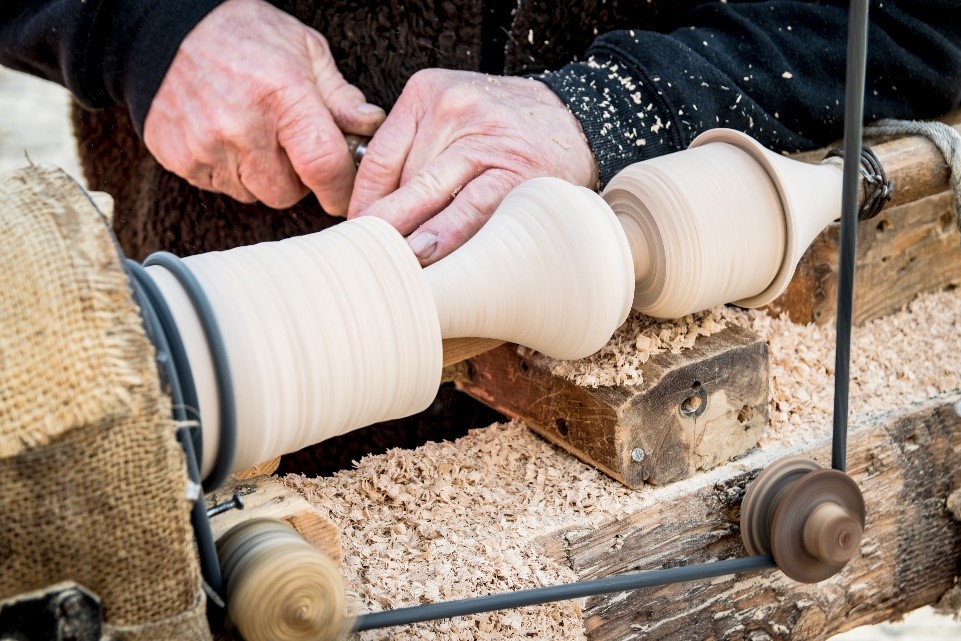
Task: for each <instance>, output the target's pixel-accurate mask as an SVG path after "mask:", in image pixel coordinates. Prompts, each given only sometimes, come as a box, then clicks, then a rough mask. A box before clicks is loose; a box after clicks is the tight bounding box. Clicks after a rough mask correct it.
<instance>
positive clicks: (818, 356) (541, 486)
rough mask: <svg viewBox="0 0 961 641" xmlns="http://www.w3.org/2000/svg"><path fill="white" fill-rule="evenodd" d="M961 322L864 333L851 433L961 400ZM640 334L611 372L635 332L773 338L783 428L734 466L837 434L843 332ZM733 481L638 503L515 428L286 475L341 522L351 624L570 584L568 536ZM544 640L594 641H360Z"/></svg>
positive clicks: (719, 314) (499, 620)
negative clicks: (346, 466)
mask: <svg viewBox="0 0 961 641" xmlns="http://www.w3.org/2000/svg"><path fill="white" fill-rule="evenodd" d="M959 318H961V291H950V292H941V293H937V294H928V295H924V296H921V297H919V298H918V299H917V300H916V301H915V302H913V303H912V304H911V305H909V306H908V308H907V309H906V310H904V311H901V312H898V313H896V314H893V315H891V316H888V317H886V318H884V319H880V320H876V321H873V322H870V323H867V324H866V325H864V326H862V327H860V328H856V330H855V332H854V336H853V339H852V366H851V416H852V421H851V422H852V428H854V427H856V426H857V425H858V424H859V423H863V422H866V421H869V420H871V419H870V417H871V415H872V414H877V413H881V412H886V411H889V410H891V409H892V408H896V407H904V406H908V405H910V404H913V403H918V402H922V401H924V400H926V399H929V398H933V397H938V396H943V395H950V394H952V393H954V394H956V393H957V391H958V390H959V389H961V377H959V372H961V332H959V328H958V324H957V319H959ZM631 323H632V324H633V325H634V328H633V330H631V329H630V328H627V329H625V331H624V332H623V334H622V336H621V338H620V339H618V340H619V341H620V342H618V345H620V346H619V347H617V348H616V349H615V348H614V347H611V349H610V355H611V358H612V359H614V360H613V361H610V362H616V359H617V358H618V357H624V358H627V357H626V356H624V355H628V354H629V352H630V349H631V343H630V341H628V340H626V338H625V337H627V336H629V335H630V332H631V331H633V332H634V345H636V341H637V336H639V335H641V333H639V331H638V327H646V328H648V330H647V331H644V332H643V335H645V336H648V335H650V328H655V327H656V328H659V329H658V331H657V332H655V333H654V335H655V336H656V340H657V341H658V343H657V347H656V349H674V348H678V349H683V348H684V347H683V346H684V345H687V344H688V342H689V341H691V340H696V337H697V335H698V332H699V331H703V330H704V326H705V325H709V326H711V327H713V328H714V330H716V329H717V327H715V325H717V326H721V325H726V324H735V323H736V324H739V325H742V326H745V327H749V328H751V329H753V330H754V331H756V332H758V333H759V334H760V335H762V336H763V337H764V338H766V339H767V340H768V342H769V343H770V346H771V379H770V380H771V401H770V402H771V414H770V416H771V423H770V425H769V426H768V428H767V429H766V430H765V432H764V434H763V436H762V439H761V447H760V448H758V449H757V450H755V451H753V452H751V453H749V454H748V455H747V456H745V457H743V458H741V459H739V460H737V461H735V462H733V463H731V464H729V465H734V466H737V467H741V468H744V469H747V468H757V467H762V466H763V465H765V464H766V463H769V462H770V460H773V458H774V457H777V456H780V455H781V454H783V450H784V448H792V447H796V446H798V445H800V444H801V443H803V442H810V441H817V440H821V439H823V438H824V437H826V436H827V435H828V433H829V431H830V416H831V412H832V398H833V378H832V377H833V370H834V330H833V328H830V327H818V326H815V325H807V326H803V325H797V324H794V323H791V322H790V321H789V320H787V319H783V318H782V319H778V318H771V317H769V316H767V315H766V314H764V313H763V312H757V311H745V310H739V309H734V308H719V309H717V310H712V311H711V312H706V313H704V314H700V315H695V316H694V317H692V318H690V319H684V320H683V321H682V322H680V323H674V324H671V325H665V324H663V323H653V322H649V321H647V320H645V319H643V318H640V317H632V320H631ZM665 330H667V331H666V333H663V335H662V332H665ZM714 330H711V331H714ZM692 337H693V338H692ZM652 349H654V348H652ZM628 360H630V359H628ZM610 362H608V366H609V365H610ZM631 366H633V365H631ZM628 367H630V366H628ZM725 469H726V468H725V467H723V466H722V467H720V468H715V469H714V470H710V471H708V472H705V473H702V474H699V475H696V476H695V477H693V478H690V479H686V480H683V481H680V482H677V483H673V484H671V485H668V486H665V487H657V488H654V487H651V488H645V489H644V490H642V491H638V492H631V491H629V490H627V489H626V488H624V487H623V486H622V485H620V484H619V483H617V482H615V481H613V480H611V479H609V478H607V477H605V476H604V475H602V474H601V473H599V472H597V471H595V470H594V469H592V468H590V467H589V466H588V465H586V464H584V463H581V462H580V461H578V460H577V459H575V458H573V457H572V456H570V455H568V454H566V453H565V452H563V451H561V450H559V449H557V448H555V447H554V446H552V445H550V444H549V443H547V442H545V441H543V440H541V439H540V438H539V437H537V436H536V435H534V434H533V433H532V432H530V431H529V430H527V429H526V428H525V427H524V426H523V425H522V424H519V423H510V424H506V425H493V426H491V427H489V428H485V429H481V430H474V431H472V432H471V433H470V434H469V435H468V436H466V437H464V438H462V439H459V440H458V441H456V442H454V443H427V444H425V445H423V446H422V447H419V448H417V449H416V450H412V451H411V450H391V451H390V452H387V453H386V454H383V455H380V456H372V457H367V458H364V459H363V460H362V461H361V462H360V463H359V464H358V465H357V468H356V469H354V470H348V471H343V472H340V473H338V474H337V475H335V476H334V477H330V478H318V479H308V478H304V477H300V476H288V477H287V478H286V482H287V483H288V484H290V485H292V486H293V487H295V488H296V489H298V490H299V491H301V492H302V493H303V494H304V495H305V496H306V497H307V499H308V500H309V501H310V502H311V503H313V504H315V505H318V506H321V507H322V508H323V509H324V510H325V511H326V512H329V517H330V519H331V520H332V521H333V522H334V523H335V524H336V525H337V526H338V528H340V530H341V532H342V545H343V551H344V558H345V562H344V568H343V570H344V573H345V576H346V579H347V584H348V591H349V594H351V596H352V599H353V602H354V603H355V606H354V611H355V612H369V611H379V610H383V609H388V608H396V607H404V606H410V605H417V604H420V603H426V602H432V601H437V600H442V599H453V598H465V597H470V596H479V595H485V594H492V593H495V592H499V591H503V590H507V589H522V588H530V587H537V586H541V585H548V584H553V583H558V582H563V581H569V580H572V579H574V578H575V577H574V575H573V573H572V572H571V571H570V569H569V568H567V567H566V566H563V567H562V566H559V565H557V564H555V563H554V562H553V561H551V560H550V558H549V555H548V554H545V552H544V546H546V545H550V543H551V542H552V541H553V542H554V543H555V545H556V544H558V543H559V542H560V541H561V537H562V536H563V533H565V532H577V531H583V530H589V529H592V528H595V527H597V526H598V525H599V524H601V523H605V522H609V521H610V520H612V519H618V518H623V517H625V516H626V515H628V514H632V513H636V512H637V511H639V510H641V509H644V507H645V506H648V505H652V504H654V503H664V502H669V501H672V500H674V499H676V497H678V496H680V495H683V494H684V493H685V492H691V491H694V490H696V488H698V487H705V486H709V485H711V484H712V483H722V482H723V481H724V479H725V478H726V477H725V475H729V474H730V471H729V470H728V471H725ZM552 534H553V535H554V536H553V538H551V537H550V536H549V535H552ZM532 635H535V636H536V637H537V638H538V639H549V640H551V641H568V640H570V641H574V640H579V639H583V638H584V636H583V630H582V623H581V604H580V603H578V602H563V603H556V604H550V605H545V606H537V607H530V608H524V609H522V610H515V611H510V612H500V613H489V614H484V615H478V616H473V617H463V618H458V619H451V620H447V621H440V622H434V623H424V624H417V625H413V626H407V627H406V628H403V629H392V630H387V631H382V632H376V631H372V632H366V633H363V634H362V635H361V636H360V638H362V639H365V640H369V639H388V638H403V639H451V640H453V641H459V640H465V641H466V640H473V639H484V640H485V641H486V640H495V639H497V640H500V639H504V640H506V639H517V638H520V637H526V636H532Z"/></svg>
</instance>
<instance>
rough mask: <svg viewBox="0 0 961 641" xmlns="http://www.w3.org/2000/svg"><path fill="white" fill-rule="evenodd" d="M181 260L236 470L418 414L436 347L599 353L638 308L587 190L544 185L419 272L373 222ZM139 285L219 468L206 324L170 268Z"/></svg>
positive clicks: (432, 375) (629, 273) (430, 388)
mask: <svg viewBox="0 0 961 641" xmlns="http://www.w3.org/2000/svg"><path fill="white" fill-rule="evenodd" d="M182 263H183V264H184V265H185V266H186V268H187V269H189V271H190V272H191V273H192V274H193V275H194V276H195V277H196V279H197V281H198V282H199V284H200V286H201V288H202V290H203V291H204V292H205V293H206V295H207V297H208V298H209V300H210V304H211V307H212V309H213V315H214V316H215V317H216V320H217V323H218V324H219V326H220V329H221V330H222V333H223V338H224V346H225V351H226V353H227V356H228V361H229V365H230V371H231V376H232V389H233V393H234V394H233V395H234V398H235V405H236V416H237V439H236V441H237V447H236V454H235V458H234V461H233V464H232V469H234V470H240V469H245V468H247V467H250V466H252V465H255V464H257V463H259V462H261V461H263V460H267V459H270V458H273V457H275V456H278V455H280V454H284V453H287V452H292V451H295V450H297V449H300V448H302V447H305V446H307V445H311V444H314V443H319V442H320V441H323V440H325V439H327V438H330V437H332V436H336V435H338V434H343V433H345V432H347V431H350V430H353V429H356V428H359V427H363V426H365V425H370V424H371V423H375V422H379V421H385V420H389V419H392V418H400V417H403V416H408V415H410V414H414V413H416V412H418V411H421V410H423V409H426V407H427V406H428V405H429V404H430V402H431V401H432V400H433V398H434V395H435V393H436V390H437V386H438V384H439V382H440V374H441V362H442V354H441V352H442V338H452V337H480V338H492V339H498V340H504V341H511V342H516V343H521V344H524V345H527V346H530V347H533V348H535V349H538V350H540V351H543V352H544V353H546V354H549V355H553V356H556V357H558V358H580V357H584V356H587V355H589V354H591V353H593V352H595V351H597V350H598V349H600V348H601V347H602V346H603V345H604V343H605V342H607V340H608V339H609V338H610V336H611V334H612V333H613V332H614V330H615V329H616V328H617V327H618V326H619V325H620V324H621V323H623V322H624V320H625V318H626V317H627V314H628V312H629V310H630V304H631V300H632V297H633V288H634V277H633V268H632V262H631V253H630V250H629V249H628V246H627V241H626V239H625V237H624V233H623V231H622V230H621V227H620V224H619V223H618V222H617V219H616V218H615V217H614V214H613V213H612V212H611V210H610V208H609V207H608V206H607V204H605V203H604V201H603V200H602V199H601V198H600V197H599V196H598V195H597V194H595V193H594V192H592V191H590V190H588V189H584V188H581V187H575V186H573V185H570V184H569V183H566V182H564V181H561V180H557V179H553V178H539V179H536V180H532V181H529V182H528V183H525V184H524V185H522V186H520V187H519V188H518V189H516V190H515V191H514V192H512V193H511V194H510V195H509V196H508V197H507V198H506V199H505V200H504V202H503V204H502V205H501V206H500V207H499V208H498V209H497V211H496V212H495V213H494V215H493V217H492V218H491V220H490V222H489V223H488V224H487V225H486V226H485V227H484V228H483V229H482V230H481V231H480V232H478V234H477V235H476V236H475V237H474V238H472V239H471V240H470V241H469V242H468V243H466V244H465V245H464V246H463V247H461V248H460V249H458V250H457V251H456V252H454V254H452V255H451V256H449V257H448V258H446V259H444V260H443V261H440V262H438V263H436V264H435V265H432V266H431V267H429V268H428V269H426V270H422V269H421V268H420V265H419V264H418V263H417V260H416V258H415V257H414V255H413V253H412V252H411V251H410V248H409V247H408V245H407V243H406V241H405V240H404V238H403V237H402V236H401V235H400V234H399V233H397V231H396V230H394V229H393V228H392V227H391V226H390V225H389V224H387V223H386V222H384V221H383V220H381V219H378V218H371V217H362V218H358V219H355V220H350V221H347V222H344V223H342V224H340V225H337V226H336V227H333V228H331V229H328V230H325V231H323V232H319V233H316V234H311V235H308V236H303V237H299V238H289V239H286V240H282V241H279V242H274V243H261V244H259V245H253V246H250V247H238V248H236V249H232V250H229V251H224V252H212V253H209V254H200V255H197V256H191V257H188V258H185V259H183V261H182ZM147 272H148V274H149V275H150V276H151V277H152V278H153V280H154V282H155V283H156V285H157V286H158V288H159V289H160V291H161V293H162V295H163V298H164V299H165V300H166V303H167V305H168V306H169V307H170V310H171V313H172V315H173V317H174V320H175V322H176V325H177V328H178V330H179V333H180V335H181V338H182V340H183V342H184V345H185V347H186V351H187V354H188V357H189V361H190V369H191V371H192V373H193V379H194V382H195V384H196V388H197V395H198V398H199V402H200V415H201V420H202V425H203V436H204V447H203V461H202V465H201V472H202V474H203V475H204V476H206V475H207V474H208V473H209V471H210V470H211V469H212V468H213V466H214V464H215V462H216V453H217V450H218V448H217V443H218V442H219V439H220V434H221V432H220V430H221V426H220V413H219V410H220V408H219V406H218V391H219V389H220V388H219V387H218V382H217V378H216V375H215V368H214V365H213V362H212V359H211V355H210V350H209V345H208V343H207V339H206V337H205V333H204V331H203V328H202V323H201V322H200V319H199V317H198V315H197V313H196V311H195V309H194V306H193V304H192V303H191V301H190V299H189V297H188V296H187V294H186V293H185V290H184V288H183V287H182V285H181V283H180V282H179V281H178V280H177V279H176V278H175V277H174V275H173V273H172V272H170V271H169V270H168V269H167V267H164V266H162V265H153V266H150V267H148V268H147Z"/></svg>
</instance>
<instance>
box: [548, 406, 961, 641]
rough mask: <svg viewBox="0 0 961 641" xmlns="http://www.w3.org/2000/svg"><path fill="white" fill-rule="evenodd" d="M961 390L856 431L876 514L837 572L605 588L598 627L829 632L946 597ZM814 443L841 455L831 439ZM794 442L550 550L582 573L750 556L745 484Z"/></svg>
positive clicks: (652, 632)
mask: <svg viewBox="0 0 961 641" xmlns="http://www.w3.org/2000/svg"><path fill="white" fill-rule="evenodd" d="M959 403H961V397H955V398H951V399H941V400H935V401H929V402H928V403H926V404H924V405H922V406H920V407H914V408H908V409H905V410H901V411H900V412H897V413H892V414H888V415H885V416H880V417H877V418H876V419H874V420H871V421H866V422H862V423H861V424H860V426H859V428H858V429H857V430H856V431H854V432H853V433H852V434H851V436H850V438H849V441H848V447H849V453H848V471H849V473H850V474H851V476H852V477H853V478H854V479H855V481H856V482H857V483H858V484H859V486H860V487H861V490H862V492H863V493H864V497H865V501H866V505H867V508H868V517H867V525H866V530H865V538H864V541H863V545H862V555H861V556H860V557H859V558H857V559H856V560H854V561H853V562H852V563H850V564H849V565H848V566H847V567H846V568H845V569H844V570H843V571H842V572H841V573H840V574H839V575H837V576H836V577H833V578H831V579H829V580H827V581H825V582H822V583H820V584H815V585H803V584H798V583H794V582H793V581H791V580H790V579H788V578H786V577H785V576H783V575H781V574H780V573H779V572H767V573H762V574H755V575H749V576H744V577H741V578H723V579H715V580H711V581H702V582H698V583H694V584H681V585H676V586H669V587H664V588H659V589H652V590H641V591H635V592H631V593H626V594H619V595H613V596H605V597H597V598H593V599H590V600H588V602H587V605H586V608H585V609H584V614H583V618H584V626H585V630H586V633H587V638H588V639H590V640H591V641H614V640H617V641H629V640H631V639H647V640H652V641H653V640H655V639H677V640H680V639H722V638H724V639H730V638H736V639H752V640H756V641H760V640H771V639H788V638H790V639H793V640H795V641H819V640H821V639H827V638H828V637H830V636H832V635H834V634H837V633H839V632H842V631H844V630H848V629H851V628H854V627H857V626H859V625H864V624H868V623H874V622H879V621H884V620H888V619H891V618H895V617H897V616H900V615H902V614H904V613H906V612H909V611H911V610H913V609H916V608H918V607H921V606H923V605H927V604H932V603H936V602H937V601H938V600H939V598H941V596H942V595H944V594H945V593H947V592H948V591H949V590H951V589H952V587H953V586H954V584H955V577H956V576H957V573H958V564H959V562H961V524H959V523H958V522H957V521H955V520H954V518H953V516H952V514H951V512H950V510H949V509H947V507H946V501H947V499H948V497H949V495H950V494H951V493H952V492H953V491H956V490H957V489H958V488H961V466H959V465H958V460H959V455H961V418H959V413H961V406H959V405H958V404H959ZM790 453H796V452H790ZM801 453H804V454H807V455H809V456H812V457H813V458H815V459H816V460H818V461H819V462H820V463H821V464H822V465H825V466H827V465H829V464H830V443H829V442H826V441H825V442H821V443H820V444H816V445H809V446H806V447H805V449H804V451H802V452H801ZM786 454H788V452H784V451H781V452H777V453H773V454H772V453H761V452H758V453H755V454H752V455H751V456H749V457H747V458H746V459H742V461H739V462H738V463H735V464H729V465H726V466H724V467H722V468H719V469H717V470H715V471H714V472H713V473H710V474H705V475H701V476H698V477H695V478H694V479H690V480H688V481H686V482H684V483H683V484H682V486H681V487H676V486H675V487H668V488H663V489H662V490H658V491H659V492H662V493H665V494H667V493H669V494H670V496H669V497H666V496H665V497H660V498H656V497H654V499H652V500H651V501H649V502H647V503H646V505H647V507H646V508H644V509H641V510H639V511H637V512H635V513H633V514H631V515H629V516H627V517H624V518H620V519H618V520H616V521H613V522H610V523H608V524H606V525H605V526H603V527H600V528H597V529H585V530H582V531H576V530H575V531H571V530H570V529H565V530H563V531H560V532H555V533H554V534H552V535H549V536H546V537H544V539H543V540H542V543H543V546H544V549H545V551H546V553H547V554H549V555H550V556H551V557H552V558H554V559H555V560H556V561H557V562H558V563H561V564H563V565H564V566H566V567H570V568H571V569H572V570H573V571H574V572H575V573H576V574H577V576H579V577H581V578H596V577H601V576H608V575H612V574H618V573H623V572H628V571H634V570H642V569H653V568H658V567H669V566H676V565H678V564H679V563H680V562H683V563H684V564H688V563H698V562H706V561H710V560H714V559H722V558H729V557H734V556H741V555H743V554H744V551H743V549H742V546H741V543H740V534H739V527H738V519H739V504H740V501H741V498H742V497H743V493H744V490H745V487H746V485H747V484H748V483H749V482H750V481H751V480H752V479H753V478H754V477H755V476H756V474H757V472H758V471H759V468H760V467H762V466H764V465H766V464H767V463H769V462H770V461H771V460H773V459H774V456H778V457H780V456H782V455H786ZM655 499H656V500H655ZM949 596H950V595H949ZM946 598H947V597H946Z"/></svg>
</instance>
